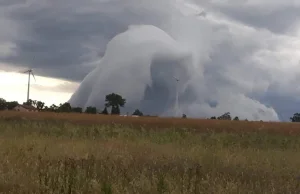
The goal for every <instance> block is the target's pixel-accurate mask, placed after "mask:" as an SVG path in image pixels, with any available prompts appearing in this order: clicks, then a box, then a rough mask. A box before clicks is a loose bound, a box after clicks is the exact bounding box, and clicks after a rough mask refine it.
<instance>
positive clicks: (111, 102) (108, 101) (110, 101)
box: [105, 93, 126, 114]
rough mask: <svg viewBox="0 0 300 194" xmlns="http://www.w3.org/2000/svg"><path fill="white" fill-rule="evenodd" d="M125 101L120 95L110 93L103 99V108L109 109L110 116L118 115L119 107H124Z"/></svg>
mask: <svg viewBox="0 0 300 194" xmlns="http://www.w3.org/2000/svg"><path fill="white" fill-rule="evenodd" d="M125 103H126V99H124V98H123V97H122V96H121V95H119V94H115V93H111V94H108V95H106V97H105V107H107V108H109V107H111V114H120V107H124V105H125Z"/></svg>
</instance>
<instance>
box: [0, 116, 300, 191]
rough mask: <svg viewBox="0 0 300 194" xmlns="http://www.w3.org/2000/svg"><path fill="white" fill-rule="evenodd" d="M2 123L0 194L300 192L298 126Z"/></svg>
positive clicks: (67, 120)
mask: <svg viewBox="0 0 300 194" xmlns="http://www.w3.org/2000/svg"><path fill="white" fill-rule="evenodd" d="M0 115H1V116H0V117H1V118H0V154H1V156H2V157H1V160H0V193H105V194H109V193H130V194H131V193H143V194H144V193H149V194H150V193H151V194H155V193H174V194H177V193H178V194H179V193H209V194H210V193H216V194H218V193H220V194H221V193H222V194H223V193H243V194H244V193H255V194H256V193H278V194H279V193H280V194H282V193H299V192H300V187H299V183H300V180H298V179H297V177H298V176H299V175H300V172H299V170H298V169H299V166H300V156H299V154H298V153H299V151H300V138H299V137H300V135H299V134H298V131H297V125H296V124H287V123H276V124H275V123H260V122H233V121H232V122H221V121H208V120H189V119H186V120H185V119H159V118H123V117H109V116H106V117H105V116H99V115H94V116H93V115H83V114H82V115H79V114H51V113H42V114H36V113H33V114H32V113H30V114H28V113H27V114H24V113H16V112H2V113H0ZM79 123H80V124H79ZM112 123H114V124H112ZM116 123H117V124H116ZM168 125H169V126H170V127H169V128H168V129H166V127H167V126H168ZM172 126H173V127H172ZM298 126H299V125H298ZM182 127H184V128H185V129H182ZM255 127H258V128H260V130H258V128H255ZM280 127H281V128H280ZM162 128H163V129H164V130H157V129H162ZM188 128H189V129H194V130H188ZM208 129H209V130H208ZM298 129H299V128H298ZM230 130H232V131H231V132H230ZM264 130H266V131H268V132H270V131H271V132H272V133H266V131H264ZM280 130H281V131H284V133H277V132H279V131H280ZM198 131H201V132H202V133H198ZM215 131H218V133H216V132H215ZM222 131H224V132H222ZM225 131H226V132H225ZM236 131H239V133H237V132H236ZM275 132H276V133H275ZM290 132H293V133H292V134H293V135H290V134H288V133H290Z"/></svg>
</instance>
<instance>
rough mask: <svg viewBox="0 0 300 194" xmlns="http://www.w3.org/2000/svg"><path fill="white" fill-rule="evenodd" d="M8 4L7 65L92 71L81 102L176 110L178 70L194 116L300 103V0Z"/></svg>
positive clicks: (283, 113)
mask: <svg viewBox="0 0 300 194" xmlns="http://www.w3.org/2000/svg"><path fill="white" fill-rule="evenodd" d="M0 2H1V3H0V24H1V26H4V27H3V28H2V29H1V31H0V69H3V70H13V69H20V67H23V68H26V69H27V68H35V72H36V74H37V75H40V76H47V77H56V78H63V79H68V80H72V81H75V82H81V81H82V80H83V78H84V77H85V76H86V75H87V76H86V78H85V79H84V81H83V82H82V85H81V86H80V88H79V89H78V90H77V91H76V92H75V93H74V95H73V97H72V98H71V99H70V102H72V103H73V104H74V105H80V106H88V105H97V106H98V107H99V108H101V107H102V106H103V101H104V96H105V95H106V94H107V93H109V92H118V93H122V95H124V96H125V97H126V98H127V100H128V101H129V103H128V104H127V105H126V109H127V110H124V111H131V110H133V109H134V108H140V109H142V110H143V111H144V112H148V113H151V114H161V115H173V114H174V113H175V111H174V110H173V108H172V107H173V105H174V100H175V99H174V98H175V96H176V81H175V80H174V79H173V78H172V75H176V76H180V82H178V86H177V87H178V88H177V89H178V90H177V91H178V93H179V104H180V107H179V108H180V112H184V113H186V114H187V115H188V116H195V117H204V116H217V115H220V114H223V113H224V112H227V111H230V112H231V113H232V115H237V116H240V117H241V118H248V119H254V120H258V119H263V120H277V118H278V117H279V118H280V119H282V120H288V119H289V117H290V116H292V115H293V114H294V113H295V112H299V111H300V108H299V107H300V87H298V85H299V84H298V83H300V68H299V66H300V64H299V60H300V38H299V37H300V23H299V19H300V14H299V13H300V4H299V3H298V2H295V1H274V0H261V1H234V3H232V1H216V0H215V1H206V0H85V1H79V0H64V1H53V0H43V1H38V0H26V1H25V0H4V1H0ZM2 2H4V3H2ZM299 2H300V1H299ZM132 25H135V26H133V27H130V28H129V29H128V26H132ZM108 43H109V44H108ZM104 54H105V55H104ZM91 71H92V72H91ZM89 72H91V73H89ZM274 110H275V111H276V113H277V114H278V116H277V114H276V113H275V112H274Z"/></svg>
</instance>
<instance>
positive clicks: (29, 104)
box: [23, 99, 33, 106]
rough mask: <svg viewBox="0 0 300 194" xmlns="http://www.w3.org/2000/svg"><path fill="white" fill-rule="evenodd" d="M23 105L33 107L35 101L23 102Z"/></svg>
mask: <svg viewBox="0 0 300 194" xmlns="http://www.w3.org/2000/svg"><path fill="white" fill-rule="evenodd" d="M23 105H27V106H32V105H33V100H31V99H28V100H27V101H26V102H23Z"/></svg>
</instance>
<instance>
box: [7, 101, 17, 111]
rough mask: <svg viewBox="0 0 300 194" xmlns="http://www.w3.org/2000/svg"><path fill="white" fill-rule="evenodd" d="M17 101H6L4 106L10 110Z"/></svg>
mask: <svg viewBox="0 0 300 194" xmlns="http://www.w3.org/2000/svg"><path fill="white" fill-rule="evenodd" d="M18 105H19V103H18V102H17V101H11V102H6V107H7V109H8V110H12V109H13V108H15V107H16V106H18Z"/></svg>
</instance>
